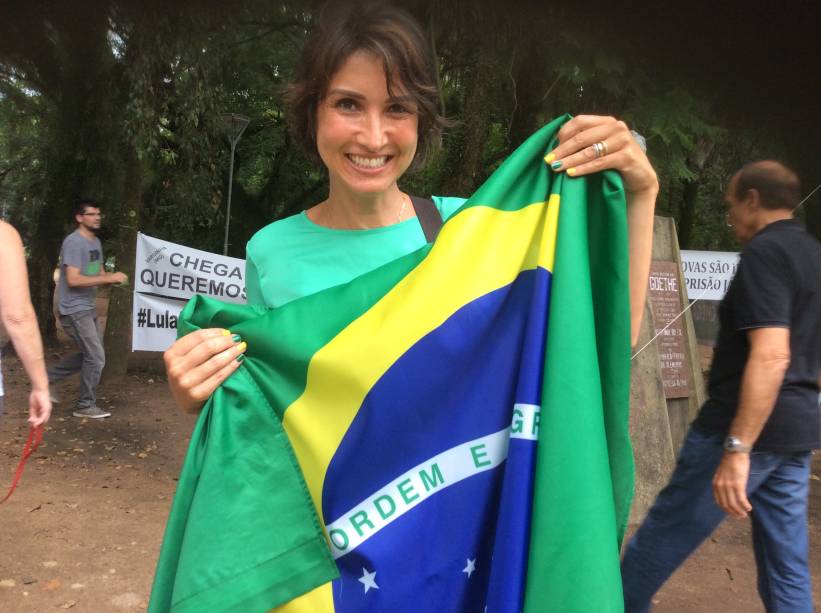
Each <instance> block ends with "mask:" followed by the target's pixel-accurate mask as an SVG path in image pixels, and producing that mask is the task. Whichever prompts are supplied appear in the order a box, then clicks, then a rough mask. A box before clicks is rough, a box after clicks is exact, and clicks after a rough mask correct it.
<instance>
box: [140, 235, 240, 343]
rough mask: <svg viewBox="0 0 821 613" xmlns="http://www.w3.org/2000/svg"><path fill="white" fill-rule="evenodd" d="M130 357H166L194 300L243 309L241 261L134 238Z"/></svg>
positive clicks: (162, 242)
mask: <svg viewBox="0 0 821 613" xmlns="http://www.w3.org/2000/svg"><path fill="white" fill-rule="evenodd" d="M136 259H137V261H136V266H135V269H134V308H133V313H132V320H131V330H132V334H131V338H132V341H131V350H132V351H165V350H166V349H168V347H170V346H171V344H172V343H173V342H174V340H176V338H177V319H178V318H179V314H180V311H182V308H183V307H184V306H185V303H186V301H187V300H188V299H189V298H191V297H192V296H194V295H195V294H202V295H205V296H211V297H212V298H217V299H219V300H223V301H225V302H235V303H239V304H245V260H240V259H239V258H230V257H228V256H224V255H217V254H215V253H209V252H207V251H200V250H199V249H192V248H191V247H185V246H184V245H178V244H176V243H171V242H169V241H164V240H160V239H158V238H153V237H151V236H146V235H145V234H142V233H140V234H138V235H137V258H136Z"/></svg>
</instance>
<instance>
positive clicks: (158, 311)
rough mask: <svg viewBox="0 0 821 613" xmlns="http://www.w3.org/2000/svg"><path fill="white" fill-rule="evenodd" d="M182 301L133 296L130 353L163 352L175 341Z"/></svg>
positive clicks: (136, 294) (183, 302)
mask: <svg viewBox="0 0 821 613" xmlns="http://www.w3.org/2000/svg"><path fill="white" fill-rule="evenodd" d="M184 306H185V301H184V300H174V299H173V298H158V297H156V296H147V295H145V294H139V293H135V294H134V312H133V315H132V320H131V321H132V322H133V333H132V335H131V351H165V350H166V349H168V348H169V347H170V346H171V344H172V343H173V342H174V341H175V340H177V319H178V318H179V316H180V311H182V308H183V307H184Z"/></svg>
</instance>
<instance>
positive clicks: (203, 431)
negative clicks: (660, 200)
mask: <svg viewBox="0 0 821 613" xmlns="http://www.w3.org/2000/svg"><path fill="white" fill-rule="evenodd" d="M566 119H567V118H566V117H565V118H561V119H559V120H556V121H554V122H552V123H551V124H549V125H547V126H545V127H544V128H543V129H541V130H540V131H539V132H537V133H536V134H534V135H533V136H532V137H531V138H530V139H529V140H528V141H527V142H525V143H524V144H523V145H522V146H521V147H520V148H519V149H518V150H517V151H516V152H515V153H513V154H512V155H511V156H510V157H509V159H507V160H506V161H505V163H504V164H503V165H502V166H501V167H500V168H499V169H498V170H497V171H496V172H495V173H494V174H493V176H491V177H490V179H488V181H487V182H486V183H485V184H484V185H483V186H482V187H481V188H479V190H478V191H477V192H476V193H475V194H474V195H473V196H472V197H471V198H470V199H468V201H467V202H466V203H465V204H464V206H463V207H462V208H461V209H460V210H459V211H458V212H457V213H456V214H455V215H453V216H452V217H451V218H450V219H449V220H448V221H447V223H445V225H444V227H443V228H442V231H441V233H440V234H439V237H438V239H437V240H436V242H435V243H434V244H433V245H432V246H427V247H425V248H423V249H420V250H419V251H417V252H415V253H412V254H410V255H407V256H405V257H403V258H400V259H398V260H395V261H393V262H391V263H389V264H387V265H385V266H383V267H381V268H379V269H377V270H375V271H373V272H370V273H368V274H366V275H363V276H361V277H359V278H357V279H355V280H353V281H351V282H350V283H347V284H345V285H341V286H338V287H333V288H330V289H327V290H325V291H322V292H319V293H316V294H314V295H311V296H307V297H305V298H302V299H300V300H296V301H294V302H291V303H289V304H287V305H285V306H282V307H280V308H277V309H272V310H265V309H259V308H254V307H249V306H238V305H232V304H223V303H220V302H217V301H215V300H210V299H206V298H202V297H196V298H194V299H193V300H192V301H191V302H189V304H188V305H187V306H186V308H185V311H184V312H183V316H182V318H181V324H180V333H181V334H184V333H187V332H190V331H192V330H195V329H197V328H204V327H223V328H229V329H230V330H231V331H232V332H234V333H237V334H240V335H241V336H242V337H243V338H244V339H246V340H247V341H248V352H247V358H246V359H245V361H244V362H243V365H242V366H241V367H240V368H239V370H238V371H237V372H236V373H234V374H233V375H232V376H231V377H230V378H229V379H228V380H227V381H226V382H225V383H224V384H223V385H222V386H221V387H220V388H219V389H218V390H217V391H216V392H215V393H214V395H213V396H212V398H211V399H210V400H209V401H208V403H207V404H206V406H205V408H204V409H203V411H202V414H201V415H200V418H199V421H198V422H197V425H196V428H195V430H194V432H193V435H192V438H191V444H190V448H189V450H188V455H187V456H186V459H185V464H184V466H183V469H182V474H181V476H180V481H179V486H178V489H177V493H176V496H175V500H174V503H173V507H172V509H171V514H170V517H169V520H168V525H167V528H166V533H165V539H164V542H163V546H162V551H161V554H160V559H159V563H158V567H157V574H156V578H155V582H154V588H153V592H152V596H151V603H150V607H149V610H150V611H152V612H155V613H159V612H166V611H173V612H175V613H182V612H189V611H196V612H198V613H200V612H205V611H208V612H213V611H236V612H243V613H249V612H250V613H253V612H256V611H259V612H263V611H269V610H272V609H273V610H276V611H282V612H287V613H331V612H337V613H343V612H365V611H384V612H391V613H403V612H408V613H419V612H436V613H442V612H450V611H465V612H467V611H488V612H496V611H510V612H519V611H526V612H531V613H536V612H540V613H541V612H544V611H558V612H561V613H572V612H580V613H581V612H583V613H588V612H590V611H596V612H597V613H600V612H604V611H621V610H622V609H623V605H622V594H621V578H620V574H619V546H620V542H621V539H622V536H623V531H624V527H625V525H626V520H627V514H628V510H629V504H630V498H631V492H632V479H633V465H632V455H631V450H630V443H629V440H628V435H627V418H628V400H629V364H630V362H629V355H630V347H629V342H630V341H629V339H630V331H629V328H630V321H629V319H630V316H629V304H628V268H627V224H626V213H625V197H624V191H623V188H622V185H621V181H620V178H619V177H618V175H616V174H614V173H604V174H601V175H597V176H593V177H590V178H581V177H579V178H571V177H568V176H566V175H565V174H563V173H561V174H557V173H553V172H552V171H551V170H550V169H549V168H548V167H547V164H545V162H544V160H543V158H544V156H545V154H546V153H547V152H548V151H550V150H551V149H552V148H553V147H554V146H555V144H556V142H555V139H556V132H557V130H558V129H559V127H560V126H561V124H562V123H563V122H564V121H566Z"/></svg>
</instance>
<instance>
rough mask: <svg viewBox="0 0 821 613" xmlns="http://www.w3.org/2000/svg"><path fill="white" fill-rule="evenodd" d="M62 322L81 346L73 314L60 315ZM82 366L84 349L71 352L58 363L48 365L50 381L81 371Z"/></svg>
mask: <svg viewBox="0 0 821 613" xmlns="http://www.w3.org/2000/svg"><path fill="white" fill-rule="evenodd" d="M60 324H61V325H62V326H63V330H65V332H66V334H68V336H69V337H70V338H71V340H73V341H74V344H76V345H77V346H78V347H80V339H79V335H78V332H77V328H76V326H75V325H74V320H73V319H72V318H71V315H60ZM82 367H83V353H82V351H77V352H75V353H72V354H69V355H67V356H66V357H64V358H63V359H62V360H60V361H59V362H57V363H56V364H53V365H52V366H49V367H48V369H47V371H46V372H47V373H48V382H49V383H57V382H58V381H61V380H62V379H65V378H66V377H70V376H71V375H73V374H74V373H76V372H80V369H81V368H82Z"/></svg>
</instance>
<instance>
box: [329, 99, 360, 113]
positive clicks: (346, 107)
mask: <svg viewBox="0 0 821 613" xmlns="http://www.w3.org/2000/svg"><path fill="white" fill-rule="evenodd" d="M334 106H335V107H336V108H338V109H340V110H343V111H355V110H357V109H358V108H359V105H358V104H357V103H356V100H353V99H351V98H342V99H341V100H337V101H336V104H335V105H334Z"/></svg>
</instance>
